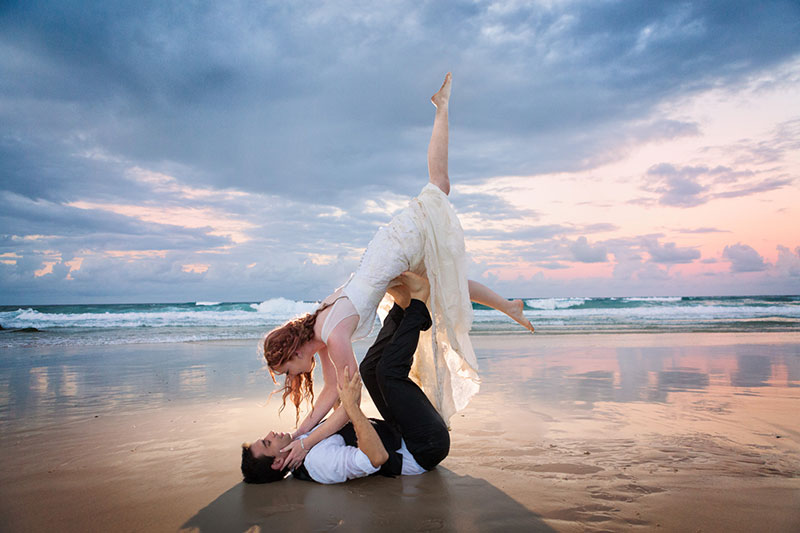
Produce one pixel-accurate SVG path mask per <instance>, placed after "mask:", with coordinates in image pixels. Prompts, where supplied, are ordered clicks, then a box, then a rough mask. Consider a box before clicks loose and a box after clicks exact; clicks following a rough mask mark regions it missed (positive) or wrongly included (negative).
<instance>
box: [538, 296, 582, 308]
mask: <svg viewBox="0 0 800 533" xmlns="http://www.w3.org/2000/svg"><path fill="white" fill-rule="evenodd" d="M584 303H586V298H533V299H530V300H525V305H527V306H528V307H532V308H534V309H547V310H553V309H569V308H570V307H577V306H579V305H583V304H584Z"/></svg>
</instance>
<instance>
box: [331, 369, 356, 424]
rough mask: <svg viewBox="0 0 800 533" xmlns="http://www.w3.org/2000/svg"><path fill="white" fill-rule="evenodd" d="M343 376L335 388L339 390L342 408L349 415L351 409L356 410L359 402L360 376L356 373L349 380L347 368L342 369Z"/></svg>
mask: <svg viewBox="0 0 800 533" xmlns="http://www.w3.org/2000/svg"><path fill="white" fill-rule="evenodd" d="M343 374H344V375H343V376H342V379H340V380H339V383H337V384H336V388H337V389H338V390H339V399H340V400H342V407H344V410H345V411H347V413H348V414H350V413H351V412H352V409H353V408H356V409H358V404H359V402H360V401H361V376H360V375H359V374H358V372H356V373H355V374H354V375H353V377H352V379H351V378H350V369H349V368H347V367H344V371H343Z"/></svg>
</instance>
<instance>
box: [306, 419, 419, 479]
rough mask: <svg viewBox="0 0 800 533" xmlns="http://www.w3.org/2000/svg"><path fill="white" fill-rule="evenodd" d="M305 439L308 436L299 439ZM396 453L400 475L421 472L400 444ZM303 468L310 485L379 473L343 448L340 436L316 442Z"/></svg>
mask: <svg viewBox="0 0 800 533" xmlns="http://www.w3.org/2000/svg"><path fill="white" fill-rule="evenodd" d="M315 429H316V428H315ZM312 431H313V430H312ZM307 436H308V434H306V435H303V436H301V437H300V438H301V439H304V438H306V437H307ZM397 451H398V452H399V453H400V454H401V455H402V456H403V470H402V475H404V476H414V475H417V474H422V473H423V472H425V469H424V468H422V467H421V466H420V465H419V463H417V461H416V460H415V459H414V456H413V455H411V452H409V451H408V448H406V443H405V441H404V440H401V441H400V449H399V450H397ZM303 464H305V467H306V470H307V471H308V475H310V476H311V477H312V478H313V479H314V481H317V482H319V483H325V484H331V483H342V482H344V481H347V480H348V479H356V478H360V477H366V476H369V475H371V474H374V473H375V472H377V471H378V470H380V467H375V466H372V463H371V462H370V460H369V457H367V454H365V453H364V452H362V451H361V450H359V449H358V448H356V447H355V446H348V445H347V444H345V442H344V438H342V436H341V435H331V436H330V437H328V438H327V439H323V440H321V441H320V442H318V443H317V445H316V446H314V447H313V448H311V450H309V452H308V454H307V455H306V458H305V461H304V462H303Z"/></svg>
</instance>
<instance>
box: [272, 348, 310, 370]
mask: <svg viewBox="0 0 800 533" xmlns="http://www.w3.org/2000/svg"><path fill="white" fill-rule="evenodd" d="M313 363H314V349H313V347H312V345H311V343H310V342H307V343H305V344H303V345H301V346H300V348H298V349H297V351H296V352H295V353H294V355H293V356H292V357H291V358H289V360H288V361H286V362H285V363H283V364H282V365H278V366H276V367H274V368H273V369H272V370H273V371H274V372H275V373H276V374H287V375H289V376H292V377H294V376H297V375H299V374H304V373H306V372H311V369H312V368H313V367H314V366H313Z"/></svg>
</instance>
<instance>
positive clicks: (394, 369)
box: [373, 359, 411, 384]
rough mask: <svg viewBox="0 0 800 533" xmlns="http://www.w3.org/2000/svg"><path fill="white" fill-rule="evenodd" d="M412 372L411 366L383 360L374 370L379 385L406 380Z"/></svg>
mask: <svg viewBox="0 0 800 533" xmlns="http://www.w3.org/2000/svg"><path fill="white" fill-rule="evenodd" d="M410 371H411V364H410V362H409V364H407V365H405V364H397V363H396V362H393V361H391V360H390V359H381V360H380V361H378V364H377V365H376V366H375V368H374V369H373V372H374V373H375V377H376V378H377V380H378V383H381V384H383V383H387V382H388V381H390V380H393V379H400V380H406V379H408V373H409V372H410Z"/></svg>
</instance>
